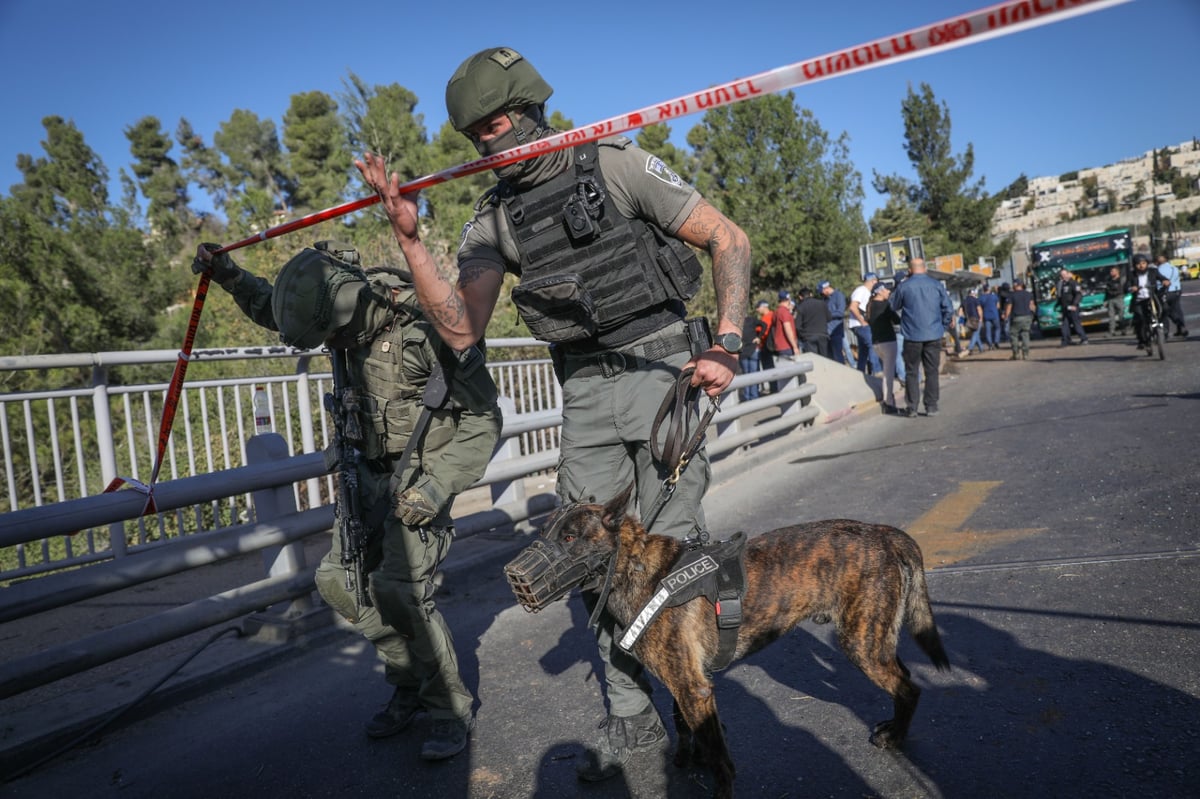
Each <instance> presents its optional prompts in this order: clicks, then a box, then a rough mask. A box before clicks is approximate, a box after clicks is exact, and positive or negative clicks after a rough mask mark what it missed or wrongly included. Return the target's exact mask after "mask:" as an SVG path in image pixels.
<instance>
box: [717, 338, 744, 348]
mask: <svg viewBox="0 0 1200 799" xmlns="http://www.w3.org/2000/svg"><path fill="white" fill-rule="evenodd" d="M717 343H718V344H720V345H721V347H722V348H723V349H724V350H725V351H726V352H741V349H742V337H741V336H739V335H738V334H737V333H726V334H725V335H723V336H721V337H720V338H719V339H717Z"/></svg>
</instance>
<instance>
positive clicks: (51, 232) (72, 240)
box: [0, 117, 175, 353]
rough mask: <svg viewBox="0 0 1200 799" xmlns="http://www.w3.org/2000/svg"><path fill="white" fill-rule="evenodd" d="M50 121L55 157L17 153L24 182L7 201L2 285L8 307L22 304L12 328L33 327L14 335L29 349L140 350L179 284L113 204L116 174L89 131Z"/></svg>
mask: <svg viewBox="0 0 1200 799" xmlns="http://www.w3.org/2000/svg"><path fill="white" fill-rule="evenodd" d="M43 125H45V127H46V132H47V138H46V141H45V142H43V146H44V148H45V151H46V156H45V157H44V158H37V159H35V158H33V157H32V156H29V155H25V154H22V155H20V156H18V159H17V162H18V167H19V168H20V169H21V172H22V175H23V177H24V182H23V183H21V184H18V185H16V186H14V187H13V191H12V196H11V197H9V198H6V199H5V200H4V206H3V221H4V226H3V229H4V231H5V235H4V236H3V237H2V240H0V265H2V267H0V268H2V270H3V272H2V273H0V282H2V283H3V286H4V287H5V289H7V290H6V291H5V294H6V295H7V296H6V303H9V302H19V303H20V304H21V305H22V306H23V307H22V309H21V311H20V313H14V314H11V315H10V314H8V313H5V319H4V324H5V325H8V324H11V323H13V320H20V321H21V323H22V325H23V327H24V330H23V331H21V332H20V333H17V332H16V331H12V332H13V335H12V337H11V338H9V337H7V336H6V337H5V340H6V341H8V342H12V343H11V344H10V345H9V346H14V347H19V348H20V351H21V352H23V353H28V352H49V353H55V352H94V351H99V350H115V349H132V348H136V347H137V346H138V345H139V344H142V343H144V342H146V341H147V340H148V339H149V338H150V337H151V336H153V334H154V332H155V330H156V328H157V321H158V318H159V311H160V310H161V309H162V308H163V307H165V306H166V304H167V302H168V301H169V298H170V296H171V294H172V292H173V290H174V284H175V281H174V280H173V279H171V277H170V275H169V272H167V271H165V270H161V269H156V268H155V263H154V259H153V258H152V256H151V254H150V252H149V251H148V250H147V249H146V247H145V246H144V243H143V239H144V236H143V234H142V232H141V231H139V230H138V229H137V228H135V227H134V226H133V224H132V223H131V219H130V217H129V215H128V214H127V213H125V212H124V211H122V210H121V209H119V208H113V207H110V206H108V205H107V189H106V187H105V185H104V183H105V181H106V179H107V174H108V171H107V169H105V167H104V165H103V163H102V162H101V161H100V159H99V158H98V157H97V156H96V155H95V153H94V152H93V151H92V150H91V148H90V147H88V146H87V144H86V143H85V142H84V140H83V136H82V134H80V133H79V131H78V130H77V129H76V128H75V126H74V125H73V124H72V123H69V122H64V121H63V120H62V119H61V118H60V117H47V118H46V119H44V120H43ZM4 310H5V311H7V310H8V309H7V307H6V308H5V309H4ZM6 332H7V331H6Z"/></svg>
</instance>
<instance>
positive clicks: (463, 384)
mask: <svg viewBox="0 0 1200 799" xmlns="http://www.w3.org/2000/svg"><path fill="white" fill-rule="evenodd" d="M214 249H218V248H217V246H216V245H211V244H210V245H201V246H200V247H198V248H197V252H196V258H195V260H194V261H193V262H192V271H194V272H197V273H199V272H202V271H205V270H209V271H211V274H212V277H213V279H214V280H215V281H216V282H218V283H220V284H221V286H222V288H224V289H225V290H226V291H228V292H229V293H230V294H231V295H232V296H233V299H234V301H235V302H236V303H237V305H238V307H239V308H241V309H242V311H243V312H244V313H245V314H246V315H247V316H248V317H250V319H251V320H253V321H254V322H255V323H256V324H259V325H261V326H263V327H266V328H268V329H271V330H278V331H279V333H280V337H281V338H282V339H283V341H284V343H286V344H289V345H291V346H293V347H300V348H305V349H308V348H312V347H317V346H320V345H321V344H324V345H325V346H327V347H329V348H330V349H331V350H344V352H345V356H344V358H345V362H346V364H347V371H348V375H349V385H350V387H351V388H352V390H353V391H354V396H355V404H356V405H357V407H358V408H359V410H358V412H357V414H358V418H357V419H356V420H355V421H356V422H357V424H356V425H354V427H356V428H357V429H358V430H359V431H361V439H359V440H352V441H351V442H350V443H351V444H353V446H354V449H355V450H356V451H357V457H356V458H355V460H357V464H356V466H351V467H349V468H354V469H356V470H357V475H358V483H359V502H358V504H359V507H360V510H361V515H362V516H364V517H365V518H364V522H365V523H366V524H367V533H368V536H369V538H368V542H369V543H368V548H367V555H366V568H365V569H364V573H367V574H369V585H370V588H369V597H370V600H371V601H370V604H369V606H366V607H362V606H360V605H359V602H358V600H357V598H356V596H355V594H354V593H352V592H350V591H348V590H347V579H346V569H345V568H344V566H343V565H342V560H341V549H340V540H339V536H337V535H335V536H334V537H333V548H332V550H331V551H330V552H329V553H328V554H327V555H326V556H325V557H324V558H323V559H322V561H321V563H320V565H319V566H318V567H317V572H316V584H317V590H318V591H320V593H321V596H322V597H324V598H325V601H326V602H328V603H329V605H330V606H331V607H333V609H334V610H336V611H337V612H338V613H339V614H341V615H342V616H343V617H345V618H346V619H348V620H349V621H350V622H351V623H352V624H353V625H354V626H355V628H357V629H358V631H359V632H360V633H362V634H363V635H364V636H365V637H366V638H367V640H369V641H370V642H371V643H372V644H373V645H374V646H375V650H376V653H377V654H378V656H379V658H380V660H382V661H383V663H384V671H385V675H386V678H387V681H388V682H389V683H390V684H392V685H393V686H394V687H395V690H394V692H393V696H392V698H391V700H390V701H389V702H388V704H387V706H386V707H385V708H384V709H383V710H382V711H380V712H379V713H378V714H377V715H376V716H375V717H374V718H372V719H371V720H370V722H368V724H367V726H366V731H367V734H368V735H369V736H371V737H372V738H383V737H386V736H390V735H394V734H396V733H398V732H400V731H401V730H403V729H405V728H406V727H407V726H408V725H409V724H411V723H412V721H413V720H414V719H415V717H416V716H417V715H418V714H419V713H421V712H428V714H429V716H430V718H431V719H432V728H431V733H430V735H429V737H428V738H427V740H426V741H425V742H424V744H423V746H422V749H421V757H422V758H424V759H426V760H442V759H445V758H448V757H451V756H453V755H455V754H457V753H458V752H460V751H462V750H463V748H464V747H465V746H466V744H467V736H468V734H469V733H470V731H471V729H472V727H473V726H474V717H473V715H472V704H473V701H474V699H473V697H472V696H471V693H470V691H469V690H468V689H467V687H466V686H465V685H464V684H463V681H462V679H461V677H460V676H459V672H458V662H457V658H456V656H455V653H454V642H453V639H452V638H451V635H450V629H449V627H448V626H447V625H446V621H445V619H444V618H443V617H442V615H441V613H440V612H438V610H437V608H436V606H435V604H434V601H433V595H434V591H435V587H436V586H435V582H434V576H435V574H436V571H437V568H438V566H439V564H441V562H442V560H443V559H444V558H445V557H446V554H447V552H448V551H449V548H450V542H451V540H452V539H453V536H454V529H453V526H452V524H453V523H452V520H451V516H450V510H451V505H452V503H453V501H454V497H455V496H456V495H457V494H458V493H460V492H461V491H463V490H465V489H467V488H468V487H470V486H471V485H472V484H473V483H474V482H475V481H476V480H478V479H479V478H480V477H481V476H482V475H483V472H484V469H485V468H486V467H487V464H488V461H489V460H490V459H491V455H492V452H493V451H494V448H495V444H496V440H497V438H498V437H499V434H500V427H501V416H500V409H499V407H498V405H497V402H496V386H495V384H494V383H493V382H492V379H491V377H490V376H489V375H488V372H487V369H486V368H485V366H484V364H483V355H482V352H481V351H480V350H479V349H477V348H475V347H468V348H466V349H465V350H464V351H463V353H461V354H460V355H461V356H462V357H455V354H454V353H451V352H450V351H449V349H448V348H447V347H446V346H445V345H444V344H443V343H442V341H441V339H440V337H439V336H438V334H437V332H436V330H435V329H434V328H433V326H432V325H430V324H429V323H428V322H427V321H426V320H425V319H424V317H423V315H422V314H421V311H420V308H419V306H418V305H417V303H416V297H415V292H414V290H413V287H412V285H411V282H410V281H409V280H408V276H407V275H406V274H404V273H402V272H400V271H399V270H389V269H386V268H378V269H368V270H364V269H362V268H360V267H359V266H358V254H357V252H355V251H354V250H353V249H351V248H349V247H346V246H343V245H337V244H334V243H331V242H319V243H318V244H316V245H314V247H312V248H306V249H305V250H303V251H302V252H300V253H299V254H298V255H296V256H295V257H294V258H292V259H291V260H290V261H288V262H287V264H285V265H284V267H283V269H282V270H281V271H280V273H279V277H278V278H277V280H276V282H275V285H274V286H272V285H271V283H269V282H268V281H267V280H265V279H263V278H261V277H256V276H254V275H252V274H250V273H249V272H247V271H245V270H243V269H241V268H240V267H239V266H238V265H237V264H236V263H234V261H233V259H232V258H230V257H229V256H228V255H227V254H224V253H222V254H219V255H215V256H214V255H213V253H212V252H211V250H214ZM439 366H440V368H441V373H442V374H443V375H444V376H445V378H446V382H447V383H448V388H449V391H448V400H447V401H446V402H445V404H444V405H443V407H440V408H438V409H436V410H430V411H429V412H428V413H429V416H428V417H427V418H426V420H425V422H424V423H423V424H422V425H418V419H420V417H421V414H422V412H423V409H424V408H425V402H424V400H423V395H424V389H425V387H426V384H427V381H428V380H429V378H430V375H431V374H434V373H435V371H436V370H437V368H438V367H439ZM421 428H423V435H420V432H419V431H420V430H421ZM414 431H418V435H419V437H418V439H417V441H416V442H415V443H414V445H413V447H412V448H411V449H410V451H409V458H408V459H407V461H405V459H404V458H403V457H402V456H403V455H404V453H405V450H406V448H408V444H409V439H410V434H412V433H413V432H414ZM330 466H331V467H332V466H333V464H332V463H331V464H330ZM346 510H347V509H346V508H339V513H345V512H346Z"/></svg>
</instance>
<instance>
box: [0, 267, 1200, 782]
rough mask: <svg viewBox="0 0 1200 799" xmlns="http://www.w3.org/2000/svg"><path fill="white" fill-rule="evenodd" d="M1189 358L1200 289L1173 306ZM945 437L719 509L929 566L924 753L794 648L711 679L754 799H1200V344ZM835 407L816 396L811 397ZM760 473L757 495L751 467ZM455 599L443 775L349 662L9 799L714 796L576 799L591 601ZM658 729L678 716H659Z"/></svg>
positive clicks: (954, 400) (983, 402)
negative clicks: (459, 683) (880, 541)
mask: <svg viewBox="0 0 1200 799" xmlns="http://www.w3.org/2000/svg"><path fill="white" fill-rule="evenodd" d="M1185 287H1186V288H1185V293H1186V296H1185V300H1184V302H1185V310H1186V311H1188V312H1189V314H1188V315H1189V321H1190V323H1191V325H1192V327H1193V329H1194V330H1196V332H1197V333H1198V334H1200V287H1198V288H1193V285H1192V284H1185ZM949 369H950V373H949V374H947V375H945V376H943V389H942V402H941V411H942V412H941V414H940V415H939V416H938V417H936V418H926V417H923V416H922V417H919V418H916V419H903V418H899V417H891V416H883V415H878V416H875V415H871V416H869V417H867V418H861V419H860V420H858V421H856V422H854V423H852V424H849V423H848V424H841V423H839V424H838V425H836V426H835V427H834V428H833V429H831V430H828V431H825V432H823V433H822V434H820V435H806V434H803V433H798V434H796V435H795V436H794V437H793V438H794V445H793V444H792V442H791V441H790V440H789V441H788V443H787V444H785V445H783V446H779V445H776V446H775V447H774V448H773V449H771V450H770V455H769V456H768V455H767V454H764V455H763V456H762V457H761V458H749V459H747V469H746V472H745V474H743V475H735V476H731V477H729V478H728V479H725V480H724V481H723V482H722V483H721V484H719V485H716V486H714V487H713V489H712V490H711V492H710V496H709V498H708V499H707V500H706V503H705V505H706V509H707V513H708V521H709V527H710V529H711V530H712V531H713V533H714V534H717V535H724V534H727V533H729V532H732V531H734V530H738V529H744V530H747V531H749V532H759V531H763V530H767V529H771V528H774V527H777V526H782V525H785V524H791V523H794V522H796V521H802V520H811V519H821V518H834V517H851V518H858V519H863V520H867V521H877V522H885V523H890V524H895V525H897V526H900V527H903V528H905V529H907V530H908V531H909V532H911V533H912V534H913V535H914V537H916V538H917V540H918V541H919V542H920V543H921V545H922V547H923V549H924V552H925V560H926V566H927V569H928V571H929V586H930V593H931V595H932V599H933V604H934V613H935V615H936V618H937V622H938V626H939V628H940V629H941V632H942V636H943V640H944V642H945V645H946V649H947V651H948V653H949V655H950V659H951V662H952V664H953V666H954V668H953V670H952V671H951V672H949V673H937V672H935V671H934V669H933V668H932V666H931V665H930V664H929V663H928V661H927V660H925V658H924V656H923V655H922V654H921V653H920V652H919V651H918V650H917V649H916V647H915V645H914V644H913V643H912V641H911V640H908V639H906V640H905V641H904V642H903V644H902V647H901V655H902V657H903V658H904V659H905V662H906V663H907V664H908V665H909V667H910V668H911V669H912V671H913V674H914V678H915V680H916V681H917V682H918V684H919V685H921V686H922V687H923V689H924V694H923V697H922V701H921V706H920V708H919V709H918V711H917V715H916V719H915V721H914V723H913V727H912V731H911V734H910V738H909V741H908V745H907V747H906V748H905V750H904V751H903V752H902V753H888V752H881V751H879V750H877V749H875V748H874V747H872V746H871V745H870V744H869V743H868V742H867V735H868V733H869V731H870V728H871V726H872V725H873V724H874V723H875V722H876V721H879V720H881V719H883V718H886V717H887V716H889V715H890V703H889V702H888V701H887V700H886V698H885V697H884V695H883V694H882V692H880V691H879V690H878V689H876V688H875V687H874V686H873V685H871V684H870V683H869V682H868V681H867V680H866V679H865V678H864V677H863V676H862V675H861V674H859V673H858V672H857V671H855V670H854V669H853V667H851V666H850V665H849V663H848V661H847V660H846V659H845V658H844V657H843V656H842V655H841V654H840V652H838V651H837V649H836V645H835V643H834V642H833V640H832V638H831V635H830V630H829V629H828V627H827V626H826V627H820V626H815V625H810V624H805V625H804V626H802V627H801V628H800V629H798V630H797V631H795V632H793V633H792V634H790V635H788V636H786V637H784V638H783V639H781V640H780V641H778V642H777V643H775V644H774V645H773V646H771V647H769V648H768V649H766V650H764V651H762V652H760V653H758V654H756V655H754V656H752V657H751V658H750V659H748V660H747V661H744V662H741V663H738V664H735V665H734V666H733V667H731V668H730V669H728V670H726V671H725V672H722V673H721V674H719V675H718V676H717V677H716V679H715V685H716V694H717V699H718V703H719V705H720V709H721V714H722V719H723V721H724V723H725V725H726V731H727V736H728V739H729V743H730V747H731V750H732V754H733V757H734V760H735V762H736V764H737V768H738V777H737V782H736V788H737V791H738V794H739V795H740V796H763V797H772V798H773V799H782V798H783V797H802V796H804V797H809V796H813V797H825V796H828V797H968V796H969V797H1010V796H1011V797H1068V796H1070V797H1074V796H1088V797H1093V796H1095V797H1108V796H1113V797H1118V796H1121V797H1123V796H1137V797H1147V798H1149V797H1183V796H1196V795H1197V788H1196V785H1197V783H1198V781H1200V725H1197V723H1196V722H1197V719H1200V669H1197V668H1196V665H1195V663H1196V659H1197V656H1200V620H1198V618H1197V611H1198V609H1200V454H1198V445H1200V335H1196V336H1193V337H1192V338H1191V339H1188V340H1181V341H1177V340H1172V341H1171V343H1169V344H1168V353H1167V360H1165V361H1162V362H1160V361H1158V360H1157V359H1151V358H1147V357H1146V356H1145V355H1144V354H1142V353H1140V352H1138V351H1137V350H1136V349H1135V348H1134V347H1133V345H1132V341H1131V340H1130V339H1119V340H1116V341H1108V340H1106V339H1105V338H1104V337H1103V336H1102V335H1098V334H1093V337H1092V343H1091V344H1090V345H1089V346H1086V347H1082V346H1074V347H1070V348H1065V349H1064V348H1059V347H1058V345H1057V340H1050V341H1039V342H1035V348H1034V354H1033V357H1032V360H1030V361H1027V362H1011V361H1009V360H1008V355H1007V352H1006V351H1001V352H998V353H987V354H985V355H983V356H976V357H973V358H970V359H964V360H958V361H955V362H954V363H953V364H952V365H951V366H950V368H949ZM818 390H819V388H818ZM751 467H752V468H751ZM511 554H513V550H512V548H511V545H506V546H499V545H498V546H497V548H496V552H495V553H494V558H493V559H492V561H491V562H489V563H487V564H485V565H481V566H479V567H476V568H474V569H472V570H471V571H469V572H465V573H456V574H453V575H452V577H451V578H450V579H448V580H447V583H446V585H445V587H444V592H443V595H442V598H441V608H442V609H443V612H445V613H446V615H447V617H448V618H449V620H450V623H451V625H452V627H453V629H454V631H455V636H456V645H457V649H458V651H459V654H460V659H461V667H462V670H463V672H464V675H465V678H466V680H467V682H468V684H469V685H470V686H471V687H472V688H473V689H474V690H475V691H476V693H477V696H478V698H479V704H478V725H477V728H476V731H475V733H474V735H473V738H472V741H471V745H470V748H469V749H468V750H467V751H466V752H465V753H463V754H462V755H459V756H458V757H456V758H454V759H453V760H451V761H448V762H445V763H440V764H432V765H431V764H426V763H423V762H422V761H420V760H419V758H418V757H417V752H418V750H419V747H420V742H421V740H422V739H423V736H424V734H425V732H426V731H427V722H420V723H418V724H417V725H415V727H413V728H411V729H410V730H408V731H406V732H404V733H402V734H400V735H398V736H396V737H395V738H392V739H388V740H384V741H369V740H368V739H367V738H366V737H365V735H364V734H363V732H362V724H363V722H365V721H366V720H367V719H368V718H369V717H370V716H371V715H372V714H373V713H374V712H375V711H376V710H377V709H378V707H379V706H380V705H381V704H382V703H383V702H385V701H386V699H387V697H388V695H389V690H388V688H387V686H386V685H385V684H384V683H383V679H382V676H381V671H380V668H379V667H378V665H377V664H376V662H375V660H374V657H373V654H372V652H371V651H370V648H369V646H366V645H364V643H363V642H361V641H360V640H358V639H357V638H355V637H353V636H351V635H349V634H337V635H333V636H328V637H326V639H325V640H324V641H323V642H321V643H320V644H319V645H314V646H313V647H312V648H310V649H309V650H308V651H305V652H302V653H300V654H298V655H297V656H295V657H292V658H289V659H288V660H286V661H284V662H282V663H280V664H278V665H276V666H274V667H271V668H267V669H264V670H261V671H259V672H257V673H254V674H252V675H250V676H248V677H244V678H241V679H236V680H229V681H227V682H225V683H223V684H221V685H219V686H218V687H217V688H215V689H214V690H211V691H209V692H208V693H206V694H205V695H203V696H201V697H199V698H196V699H194V700H191V701H188V702H186V703H182V704H177V705H175V706H172V707H169V708H167V709H165V710H162V711H160V712H157V713H155V714H153V715H151V716H149V717H147V718H143V719H140V720H137V721H135V722H134V723H131V724H128V725H126V726H122V727H119V728H117V729H114V730H112V731H109V732H107V733H105V734H104V735H103V736H102V737H101V738H100V739H99V741H97V742H93V743H90V744H89V745H87V746H84V747H81V748H77V749H75V750H73V751H71V752H68V753H66V754H64V755H62V756H61V757H59V758H57V759H56V760H54V761H52V762H50V763H49V764H47V765H45V766H43V767H42V768H40V769H38V770H37V771H35V772H33V773H32V774H30V775H28V776H25V777H22V778H20V779H18V780H16V781H14V782H10V783H8V784H5V785H0V795H2V796H7V797H14V799H23V798H27V797H29V798H32V797H37V798H39V799H40V798H41V797H49V796H55V797H58V796H62V797H76V796H80V797H82V796H87V797H105V796H114V797H115V796H121V797H125V799H133V798H134V797H161V796H170V797H174V798H175V799H187V798H189V797H214V796H217V797H231V798H232V797H251V796H253V797H264V796H266V797H275V796H286V797H297V798H300V797H331V796H339V797H345V796H364V797H365V796H371V797H375V796H385V795H392V796H402V797H437V799H445V798H446V797H470V798H471V799H485V798H491V797H495V798H496V799H510V798H511V799H515V798H516V797H545V798H547V799H548V798H549V797H564V796H582V797H606V798H607V797H625V796H634V797H660V796H667V797H699V796H706V795H708V792H709V791H710V789H711V780H710V778H709V776H708V775H707V774H706V773H704V772H699V771H695V770H678V769H675V768H674V767H673V766H671V765H670V763H669V754H667V753H664V754H662V755H658V754H654V753H650V754H645V755H642V756H640V757H639V758H638V759H637V760H636V761H635V762H634V763H633V764H632V767H631V768H630V769H629V770H628V772H627V773H626V774H625V775H624V776H623V777H620V778H617V779H615V780H613V781H610V782H608V783H602V784H598V785H581V784H579V783H578V782H577V781H576V779H575V776H574V767H575V764H576V763H577V762H578V761H579V760H580V757H581V756H582V750H583V746H584V744H585V743H587V742H588V741H590V740H592V739H593V738H594V737H595V736H596V735H597V732H598V731H597V729H596V727H597V724H598V723H599V721H600V720H601V718H602V717H603V705H602V703H601V693H600V689H599V687H598V684H597V678H596V675H597V668H598V663H597V659H596V656H595V651H594V646H593V645H592V643H591V642H590V640H589V637H588V635H587V634H586V632H585V630H584V627H585V624H586V619H585V614H584V611H583V608H582V605H581V603H580V602H579V600H578V599H577V598H572V599H571V600H569V601H567V602H561V603H557V604H556V605H555V606H553V607H552V608H550V609H548V610H547V611H544V612H542V613H540V614H536V615H532V614H528V613H526V612H524V611H523V610H521V609H520V608H519V607H517V606H515V604H514V602H513V600H512V596H511V594H510V592H509V590H508V588H507V586H506V585H505V583H504V581H503V578H502V576H501V574H500V571H499V568H498V567H499V565H500V564H502V563H503V562H505V561H506V560H507V559H508V557H510V556H511ZM656 702H657V704H658V707H659V709H660V711H661V712H662V713H663V715H664V718H667V719H669V718H670V698H669V697H668V696H667V695H666V693H665V692H664V691H663V690H662V689H661V687H660V688H659V690H658V691H657V693H656Z"/></svg>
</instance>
